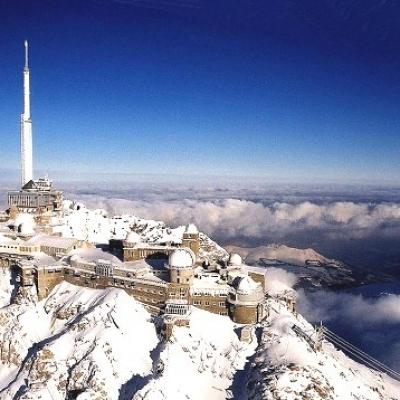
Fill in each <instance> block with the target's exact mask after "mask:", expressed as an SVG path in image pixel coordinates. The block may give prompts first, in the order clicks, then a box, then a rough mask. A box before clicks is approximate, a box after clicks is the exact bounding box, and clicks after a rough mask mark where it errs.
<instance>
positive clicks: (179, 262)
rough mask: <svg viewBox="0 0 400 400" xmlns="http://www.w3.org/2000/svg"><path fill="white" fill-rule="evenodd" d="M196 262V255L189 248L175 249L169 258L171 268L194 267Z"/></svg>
mask: <svg viewBox="0 0 400 400" xmlns="http://www.w3.org/2000/svg"><path fill="white" fill-rule="evenodd" d="M193 264H194V256H193V254H192V252H191V251H190V250H189V249H176V250H174V251H173V252H172V253H171V254H170V256H169V260H168V265H169V266H170V268H171V267H172V268H186V267H192V266H193Z"/></svg>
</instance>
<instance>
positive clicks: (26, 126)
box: [21, 40, 33, 186]
mask: <svg viewBox="0 0 400 400" xmlns="http://www.w3.org/2000/svg"><path fill="white" fill-rule="evenodd" d="M24 47H25V66H24V70H23V81H24V106H23V113H22V114H21V186H23V185H25V184H26V183H27V182H29V181H30V180H31V179H32V178H33V165H32V164H33V162H32V159H33V155H32V120H31V104H30V88H29V86H30V84H29V66H28V42H27V41H26V40H25V42H24Z"/></svg>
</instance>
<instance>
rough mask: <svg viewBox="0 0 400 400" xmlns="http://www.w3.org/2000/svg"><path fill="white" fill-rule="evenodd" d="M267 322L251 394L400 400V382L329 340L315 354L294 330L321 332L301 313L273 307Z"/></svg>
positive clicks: (288, 399)
mask: <svg viewBox="0 0 400 400" xmlns="http://www.w3.org/2000/svg"><path fill="white" fill-rule="evenodd" d="M273 309H274V311H272V313H271V315H270V317H269V318H268V319H266V320H265V321H264V322H263V323H262V327H261V339H260V343H259V346H258V348H257V351H256V354H255V357H254V359H253V360H252V363H251V367H250V371H249V378H248V383H247V395H248V398H249V399H254V400H261V399H263V400H264V399H265V400H270V399H271V400H272V399H276V400H295V399H313V400H314V399H315V400H323V399H332V400H333V399H341V400H383V399H387V400H389V399H393V400H395V399H399V398H400V383H399V382H397V381H394V380H392V379H391V378H389V377H387V376H386V375H383V374H380V373H378V372H375V371H372V370H370V369H368V368H367V367H365V366H363V365H360V364H358V363H356V362H354V361H352V360H351V359H349V358H348V357H347V356H345V355H344V354H343V353H342V352H340V351H338V350H336V349H335V347H334V346H333V345H332V344H330V343H329V342H325V341H323V342H322V349H321V350H318V351H316V350H314V349H313V347H312V346H311V345H310V344H309V343H308V342H307V340H304V338H303V337H302V336H301V335H299V333H296V332H295V330H293V326H297V327H298V328H300V330H301V331H302V332H304V333H306V334H308V335H309V336H310V337H311V339H314V340H315V339H316V332H315V331H314V329H313V327H312V326H311V325H310V324H309V323H307V321H305V320H304V318H302V317H301V316H300V315H297V316H294V315H293V314H292V313H290V312H288V311H287V310H286V309H285V307H284V306H283V305H281V306H277V305H276V304H275V305H273Z"/></svg>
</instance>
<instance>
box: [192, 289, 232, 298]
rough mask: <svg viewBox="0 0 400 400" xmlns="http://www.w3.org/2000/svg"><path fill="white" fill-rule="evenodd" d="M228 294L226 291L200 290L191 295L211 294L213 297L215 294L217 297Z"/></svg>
mask: <svg viewBox="0 0 400 400" xmlns="http://www.w3.org/2000/svg"><path fill="white" fill-rule="evenodd" d="M227 295H228V293H224V292H219V293H212V292H211V291H207V290H204V291H201V292H193V296H197V297H198V296H211V297H215V296H219V297H226V296H227Z"/></svg>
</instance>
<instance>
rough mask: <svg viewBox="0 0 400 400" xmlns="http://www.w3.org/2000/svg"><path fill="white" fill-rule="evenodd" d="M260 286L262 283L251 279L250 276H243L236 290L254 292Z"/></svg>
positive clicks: (245, 292)
mask: <svg viewBox="0 0 400 400" xmlns="http://www.w3.org/2000/svg"><path fill="white" fill-rule="evenodd" d="M259 288H260V284H259V283H257V282H255V281H254V280H253V279H251V278H250V276H243V277H241V278H240V279H239V281H238V284H237V286H236V291H237V292H238V293H240V294H252V293H254V292H256V291H258V290H259Z"/></svg>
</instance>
